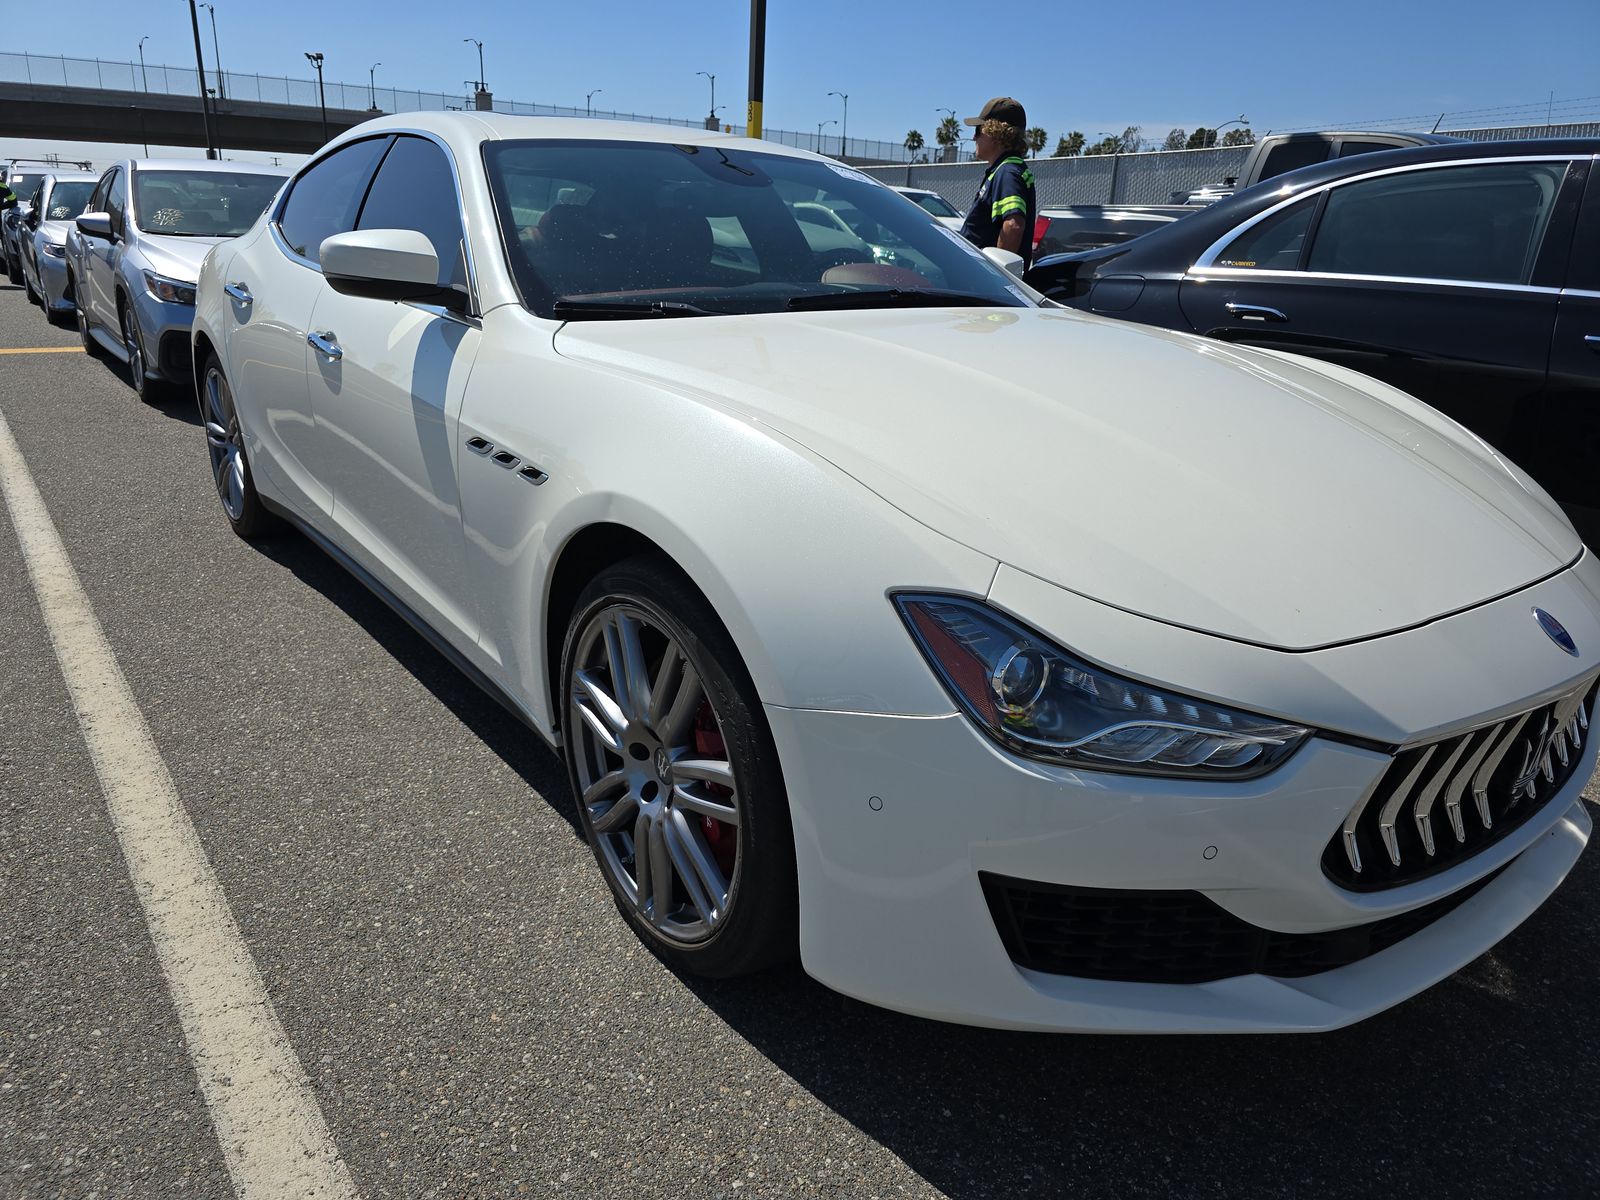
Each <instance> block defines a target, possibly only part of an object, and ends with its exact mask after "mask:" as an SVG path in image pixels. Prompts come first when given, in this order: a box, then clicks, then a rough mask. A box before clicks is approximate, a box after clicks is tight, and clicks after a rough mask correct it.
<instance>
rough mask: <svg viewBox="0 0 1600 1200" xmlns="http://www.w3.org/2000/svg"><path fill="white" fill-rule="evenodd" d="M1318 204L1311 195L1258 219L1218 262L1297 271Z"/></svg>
mask: <svg viewBox="0 0 1600 1200" xmlns="http://www.w3.org/2000/svg"><path fill="white" fill-rule="evenodd" d="M1315 205H1316V197H1315V196H1308V197H1306V198H1305V199H1304V200H1302V201H1300V203H1298V204H1291V205H1290V206H1289V207H1288V208H1285V209H1281V210H1280V211H1278V212H1275V213H1273V214H1272V215H1271V216H1270V217H1268V218H1266V219H1265V220H1263V221H1258V222H1256V224H1254V225H1252V226H1251V227H1250V228H1249V229H1247V230H1245V231H1244V232H1243V233H1241V234H1240V235H1239V236H1238V237H1236V238H1234V239H1233V241H1231V242H1230V243H1228V245H1227V247H1226V248H1225V249H1224V250H1223V251H1222V253H1221V254H1219V255H1217V260H1216V265H1217V266H1219V267H1244V268H1246V269H1249V270H1256V271H1293V270H1294V269H1295V268H1296V267H1298V266H1299V265H1300V250H1301V248H1302V247H1303V246H1304V245H1305V240H1306V230H1307V228H1309V226H1310V224H1311V211H1312V209H1313V208H1314V207H1315Z"/></svg>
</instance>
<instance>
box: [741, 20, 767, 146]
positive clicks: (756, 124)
mask: <svg viewBox="0 0 1600 1200" xmlns="http://www.w3.org/2000/svg"><path fill="white" fill-rule="evenodd" d="M766 87H767V0H750V98H749V100H748V102H747V103H746V105H745V110H744V135H745V137H753V138H759V137H760V136H761V120H762V118H761V104H762V95H763V94H764V93H765V91H766Z"/></svg>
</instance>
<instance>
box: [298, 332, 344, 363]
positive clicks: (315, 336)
mask: <svg viewBox="0 0 1600 1200" xmlns="http://www.w3.org/2000/svg"><path fill="white" fill-rule="evenodd" d="M306 342H307V344H308V345H310V346H311V347H312V348H313V349H315V350H317V351H318V352H320V353H322V354H326V355H327V356H328V357H329V358H331V359H333V360H334V361H335V362H337V361H338V360H339V359H341V358H343V357H344V351H343V350H341V349H339V343H338V341H337V340H336V339H335V338H334V336H333V330H331V329H330V330H328V332H326V333H308V334H306Z"/></svg>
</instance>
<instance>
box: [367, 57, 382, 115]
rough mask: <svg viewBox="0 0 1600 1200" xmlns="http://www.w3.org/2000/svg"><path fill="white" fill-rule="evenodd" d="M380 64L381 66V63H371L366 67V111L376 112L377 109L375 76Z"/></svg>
mask: <svg viewBox="0 0 1600 1200" xmlns="http://www.w3.org/2000/svg"><path fill="white" fill-rule="evenodd" d="M381 66H383V64H382V63H373V64H372V65H371V66H370V67H368V68H367V111H368V112H377V111H378V84H377V79H376V76H377V73H378V68H379V67H381Z"/></svg>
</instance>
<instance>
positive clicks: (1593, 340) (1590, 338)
mask: <svg viewBox="0 0 1600 1200" xmlns="http://www.w3.org/2000/svg"><path fill="white" fill-rule="evenodd" d="M1583 344H1584V345H1585V346H1587V347H1589V349H1591V350H1593V351H1594V352H1595V353H1596V354H1600V333H1590V334H1586V335H1585V336H1584V339H1583Z"/></svg>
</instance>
